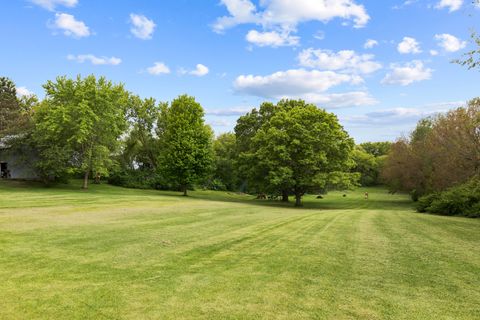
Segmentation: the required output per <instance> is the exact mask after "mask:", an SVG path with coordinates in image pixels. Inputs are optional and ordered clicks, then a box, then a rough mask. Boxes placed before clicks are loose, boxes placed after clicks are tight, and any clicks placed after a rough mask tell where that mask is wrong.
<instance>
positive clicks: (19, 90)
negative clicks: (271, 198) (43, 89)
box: [17, 87, 34, 97]
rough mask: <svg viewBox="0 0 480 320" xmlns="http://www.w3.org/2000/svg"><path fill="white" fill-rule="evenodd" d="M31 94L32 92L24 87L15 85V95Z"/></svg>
mask: <svg viewBox="0 0 480 320" xmlns="http://www.w3.org/2000/svg"><path fill="white" fill-rule="evenodd" d="M33 94H34V93H33V92H31V91H30V90H28V89H27V88H26V87H17V96H19V97H23V96H30V95H33Z"/></svg>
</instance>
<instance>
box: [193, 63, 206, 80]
mask: <svg viewBox="0 0 480 320" xmlns="http://www.w3.org/2000/svg"><path fill="white" fill-rule="evenodd" d="M209 72H210V70H208V67H207V66H204V65H203V64H201V63H199V64H197V66H196V69H195V70H193V71H190V74H191V75H194V76H197V77H203V76H206V75H207V74H208V73H209Z"/></svg>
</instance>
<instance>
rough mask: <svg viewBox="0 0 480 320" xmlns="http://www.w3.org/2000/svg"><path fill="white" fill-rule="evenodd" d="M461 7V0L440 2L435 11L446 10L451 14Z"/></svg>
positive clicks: (443, 0) (442, 0)
mask: <svg viewBox="0 0 480 320" xmlns="http://www.w3.org/2000/svg"><path fill="white" fill-rule="evenodd" d="M462 5H463V0H441V1H440V2H438V3H437V5H436V6H435V8H436V9H444V8H448V11H450V12H453V11H457V10H458V9H460V8H461V7H462Z"/></svg>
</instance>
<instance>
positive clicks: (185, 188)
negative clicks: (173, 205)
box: [183, 186, 187, 197]
mask: <svg viewBox="0 0 480 320" xmlns="http://www.w3.org/2000/svg"><path fill="white" fill-rule="evenodd" d="M183 196H184V197H186V196H187V186H184V187H183Z"/></svg>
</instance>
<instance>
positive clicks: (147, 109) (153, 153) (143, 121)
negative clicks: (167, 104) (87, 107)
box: [121, 95, 161, 171]
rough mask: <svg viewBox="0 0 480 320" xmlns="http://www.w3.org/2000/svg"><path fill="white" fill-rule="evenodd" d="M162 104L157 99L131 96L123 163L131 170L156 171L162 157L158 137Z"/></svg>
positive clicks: (122, 157)
mask: <svg viewBox="0 0 480 320" xmlns="http://www.w3.org/2000/svg"><path fill="white" fill-rule="evenodd" d="M160 109H161V104H158V105H157V104H156V102H155V99H153V98H149V99H143V100H142V99H141V98H140V97H138V96H135V95H131V96H130V98H129V102H128V110H127V119H128V124H129V129H128V133H127V136H126V138H125V139H124V145H123V151H122V156H121V159H122V162H123V165H124V166H126V167H128V168H129V169H133V167H135V166H137V167H139V168H142V169H149V170H150V169H151V170H153V171H154V170H156V169H157V168H158V158H159V156H160V150H159V149H160V143H159V141H158V137H157V136H156V132H155V129H156V124H157V121H158V118H159V116H160Z"/></svg>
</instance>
